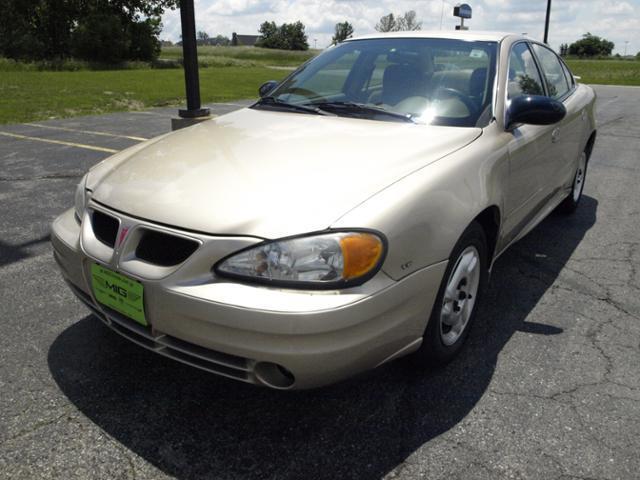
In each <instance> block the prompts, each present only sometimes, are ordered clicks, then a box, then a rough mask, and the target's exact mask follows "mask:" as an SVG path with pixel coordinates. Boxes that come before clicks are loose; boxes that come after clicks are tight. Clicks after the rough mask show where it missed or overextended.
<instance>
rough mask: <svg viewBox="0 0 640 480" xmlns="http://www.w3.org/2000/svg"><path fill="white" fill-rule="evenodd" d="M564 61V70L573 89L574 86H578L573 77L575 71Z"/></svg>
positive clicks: (570, 88) (570, 87)
mask: <svg viewBox="0 0 640 480" xmlns="http://www.w3.org/2000/svg"><path fill="white" fill-rule="evenodd" d="M561 63H562V70H564V74H565V76H566V77H567V82H568V83H569V90H572V89H573V87H575V86H576V80H575V78H573V73H571V71H570V70H569V67H567V65H566V64H565V63H564V62H561Z"/></svg>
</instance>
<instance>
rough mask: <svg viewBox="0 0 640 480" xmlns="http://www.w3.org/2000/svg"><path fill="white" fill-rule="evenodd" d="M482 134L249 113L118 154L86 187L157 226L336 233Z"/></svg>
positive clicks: (260, 233)
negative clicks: (367, 204) (400, 183)
mask: <svg viewBox="0 0 640 480" xmlns="http://www.w3.org/2000/svg"><path fill="white" fill-rule="evenodd" d="M481 132H482V130H481V129H479V128H455V127H440V126H427V125H417V124H411V123H395V122H382V121H374V120H361V119H353V118H343V117H333V116H317V115H307V114H296V113H287V112H273V111H264V110H255V109H243V110H240V111H237V112H234V113H231V114H228V115H225V116H222V117H219V118H216V119H213V120H211V121H207V122H203V123H201V124H198V125H196V126H193V127H191V128H187V129H184V130H179V131H177V132H174V133H171V134H167V135H164V136H162V137H159V138H157V139H154V140H152V141H149V142H145V143H143V144H140V145H136V146H134V147H132V148H131V149H128V150H125V151H123V152H120V153H119V154H116V155H114V156H113V157H111V158H109V159H107V160H105V161H104V162H102V163H100V164H99V165H97V166H96V167H94V169H92V171H91V172H90V174H89V176H88V178H87V187H88V188H89V189H91V190H92V191H93V194H92V198H93V199H94V200H96V201H98V202H100V203H102V204H104V205H106V206H108V207H111V208H113V209H116V210H119V211H122V212H125V213H127V214H130V215H133V216H137V217H141V218H144V219H147V220H151V221H155V222H158V223H163V224H167V225H171V226H176V227H180V228H183V229H188V230H194V231H199V232H206V233H210V234H231V235H252V236H257V237H261V238H278V237H283V236H287V235H295V234H300V233H304V232H311V231H317V230H323V229H325V228H327V227H329V226H330V225H331V224H332V223H333V222H335V221H336V220H337V219H338V218H340V217H341V216H342V215H344V214H345V213H346V212H348V211H349V210H351V209H353V208H354V207H356V206H357V205H359V204H360V203H362V202H364V201H365V200H366V199H367V198H369V197H371V196H372V195H374V194H375V193H377V192H379V191H380V190H382V189H384V188H385V187H387V186H388V185H390V184H392V183H394V182H395V181H397V180H399V179H400V178H402V177H404V176H406V175H408V174H410V173H411V172H413V171H415V170H417V169H419V168H422V167H424V166H425V165H427V164H429V163H431V162H433V161H435V160H438V159H440V158H442V157H444V156H445V155H447V154H449V153H451V152H453V151H455V150H457V149H459V148H461V147H463V146H465V145H467V144H468V143H470V142H472V141H473V140H474V139H475V138H477V137H478V136H479V135H480V134H481Z"/></svg>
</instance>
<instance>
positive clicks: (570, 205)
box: [558, 152, 587, 213]
mask: <svg viewBox="0 0 640 480" xmlns="http://www.w3.org/2000/svg"><path fill="white" fill-rule="evenodd" d="M586 177H587V152H582V154H581V155H580V158H579V160H578V168H577V169H576V174H575V176H574V177H573V186H572V187H571V193H570V194H569V195H568V196H567V198H565V199H564V200H563V201H562V203H561V204H560V205H559V206H558V210H559V211H561V212H563V213H573V212H575V211H576V209H577V208H578V204H579V203H580V199H581V198H582V191H583V190H584V181H585V179H586Z"/></svg>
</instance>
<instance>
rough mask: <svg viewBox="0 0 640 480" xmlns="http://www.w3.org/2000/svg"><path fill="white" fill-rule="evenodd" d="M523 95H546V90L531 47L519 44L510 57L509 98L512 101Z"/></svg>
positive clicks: (512, 50) (514, 47)
mask: <svg viewBox="0 0 640 480" xmlns="http://www.w3.org/2000/svg"><path fill="white" fill-rule="evenodd" d="M522 95H544V88H543V87H542V78H541V77H540V72H538V67H537V66H536V62H535V61H534V60H533V55H532V53H531V50H530V49H529V46H528V45H527V44H526V43H517V44H515V45H514V46H513V48H512V49H511V54H510V55H509V81H508V84H507V96H508V98H509V99H511V98H516V97H520V96H522Z"/></svg>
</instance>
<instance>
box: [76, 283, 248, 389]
mask: <svg viewBox="0 0 640 480" xmlns="http://www.w3.org/2000/svg"><path fill="white" fill-rule="evenodd" d="M72 287H74V286H72ZM73 291H74V292H75V293H76V295H78V296H79V297H80V299H81V300H83V301H84V302H85V303H86V304H87V306H88V307H90V308H91V310H92V311H93V313H94V314H95V315H96V316H97V317H98V318H99V319H100V320H101V321H102V323H104V324H105V325H106V326H108V327H109V328H110V329H112V330H114V331H115V332H117V333H119V334H120V335H122V336H123V337H125V338H127V339H128V340H130V341H132V342H134V343H137V344H138V345H140V346H142V347H145V348H147V349H149V350H153V351H154V352H156V353H159V354H160V355H164V356H165V357H169V358H172V359H173V360H177V361H179V362H182V363H186V364H187V365H191V366H192V367H196V368H199V369H201V370H206V371H207V372H210V373H215V374H217V375H222V376H224V377H229V378H233V379H235V380H241V381H243V382H252V383H253V380H252V377H251V371H252V368H251V365H252V363H251V362H250V361H249V360H248V359H246V358H243V357H238V356H236V355H230V354H228V353H222V352H216V351H215V350H209V349H207V348H203V347H200V346H198V345H195V344H193V343H189V342H185V341H183V340H180V339H178V338H175V337H172V336H170V335H166V334H164V333H161V332H157V331H152V330H151V328H149V327H144V326H142V325H140V324H138V323H136V322H134V321H133V320H129V319H128V318H126V317H124V316H123V315H120V314H119V313H118V312H115V311H114V310H111V309H110V308H107V307H105V306H104V305H102V309H103V310H104V312H105V313H106V315H105V314H104V313H102V312H101V311H100V310H98V309H97V308H96V306H95V305H94V304H93V301H91V299H90V297H88V296H87V295H86V294H84V292H81V291H80V290H78V289H77V288H73Z"/></svg>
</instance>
